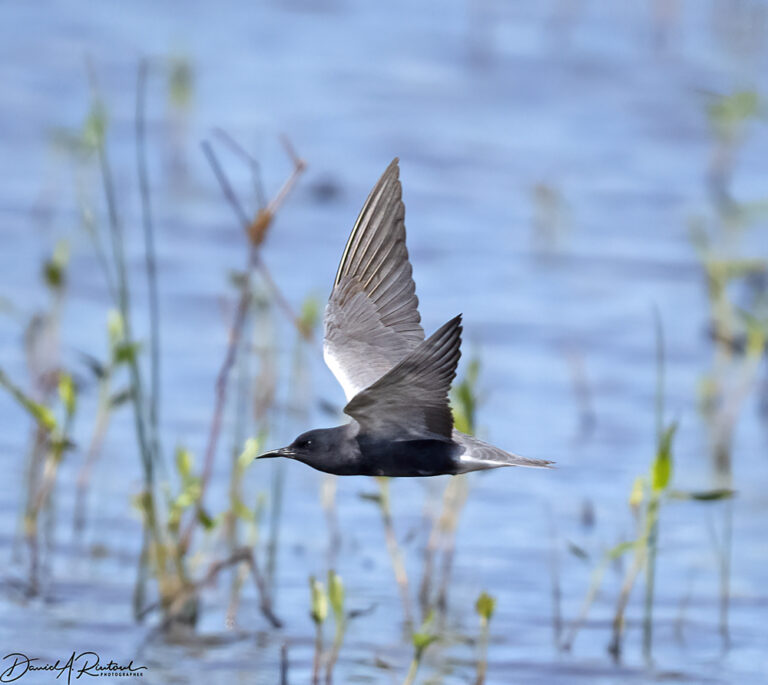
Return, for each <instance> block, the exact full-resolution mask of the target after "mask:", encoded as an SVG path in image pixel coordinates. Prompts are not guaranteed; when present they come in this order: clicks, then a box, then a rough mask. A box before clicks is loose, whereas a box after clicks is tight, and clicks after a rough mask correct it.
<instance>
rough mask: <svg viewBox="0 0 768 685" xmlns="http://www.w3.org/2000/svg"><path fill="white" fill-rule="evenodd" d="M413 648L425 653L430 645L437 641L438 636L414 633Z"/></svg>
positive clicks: (412, 637)
mask: <svg viewBox="0 0 768 685" xmlns="http://www.w3.org/2000/svg"><path fill="white" fill-rule="evenodd" d="M411 640H412V641H413V646H414V647H415V648H416V649H417V650H418V651H419V652H423V651H424V650H425V649H426V648H427V647H429V645H431V644H432V643H433V642H435V641H436V640H437V635H434V634H433V633H414V634H413V635H412V636H411Z"/></svg>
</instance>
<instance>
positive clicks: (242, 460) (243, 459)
mask: <svg viewBox="0 0 768 685" xmlns="http://www.w3.org/2000/svg"><path fill="white" fill-rule="evenodd" d="M262 444H263V442H262V440H261V438H260V437H259V436H257V437H255V438H248V439H247V440H246V441H245V447H244V448H243V451H242V452H241V453H240V456H239V457H238V458H237V467H238V469H240V470H245V467H246V466H248V464H250V463H251V462H252V461H253V460H254V459H255V458H256V457H258V456H259V453H260V452H261V446H262Z"/></svg>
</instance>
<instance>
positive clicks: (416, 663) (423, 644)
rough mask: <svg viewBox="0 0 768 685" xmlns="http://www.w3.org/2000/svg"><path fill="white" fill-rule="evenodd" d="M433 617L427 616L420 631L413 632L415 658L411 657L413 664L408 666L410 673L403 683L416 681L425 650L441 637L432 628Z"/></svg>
mask: <svg viewBox="0 0 768 685" xmlns="http://www.w3.org/2000/svg"><path fill="white" fill-rule="evenodd" d="M433 618H434V617H433V615H431V614H430V615H429V616H427V617H426V618H425V619H424V620H423V621H422V623H421V627H420V628H419V630H418V632H414V633H412V634H411V643H412V645H413V658H412V659H411V665H410V666H409V667H408V673H407V674H406V676H405V680H403V685H413V683H414V682H415V681H416V676H417V675H418V672H419V668H420V666H421V660H422V658H423V657H424V652H425V651H426V650H427V648H428V647H429V646H430V645H431V644H433V643H434V642H436V641H437V640H438V639H439V636H438V635H437V634H436V633H435V632H433V630H432V623H433Z"/></svg>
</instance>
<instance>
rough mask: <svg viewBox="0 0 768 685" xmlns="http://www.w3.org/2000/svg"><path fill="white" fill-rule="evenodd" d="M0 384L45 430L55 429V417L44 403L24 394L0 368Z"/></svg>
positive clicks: (51, 430)
mask: <svg viewBox="0 0 768 685" xmlns="http://www.w3.org/2000/svg"><path fill="white" fill-rule="evenodd" d="M0 385H1V386H3V387H4V388H5V389H6V390H7V391H8V392H9V393H11V396H12V397H13V398H14V399H15V400H16V401H17V402H18V403H19V404H20V405H21V406H22V407H24V409H26V410H27V412H29V414H30V415H31V416H32V418H33V419H34V420H35V421H36V422H37V423H38V424H39V425H40V426H41V427H42V428H44V429H45V430H47V431H49V432H53V431H55V430H56V427H57V423H56V417H55V416H54V415H53V412H52V411H51V410H50V409H49V408H48V407H46V406H45V405H44V404H40V403H39V402H35V401H34V400H33V399H32V398H31V397H29V395H26V394H25V393H24V392H23V391H22V390H21V389H20V388H19V387H18V386H17V385H14V384H13V383H12V382H11V380H10V379H9V378H8V377H7V376H6V375H5V372H4V371H2V369H0Z"/></svg>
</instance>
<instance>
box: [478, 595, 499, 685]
mask: <svg viewBox="0 0 768 685" xmlns="http://www.w3.org/2000/svg"><path fill="white" fill-rule="evenodd" d="M495 610H496V600H495V599H494V598H493V597H491V595H489V594H488V593H486V592H481V593H480V596H479V597H478V598H477V602H475V612H476V613H477V615H478V616H479V617H480V639H479V640H478V646H479V655H478V659H477V677H476V678H475V685H483V683H484V682H485V674H486V672H487V670H488V639H489V635H490V627H491V618H492V617H493V612H494V611H495Z"/></svg>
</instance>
